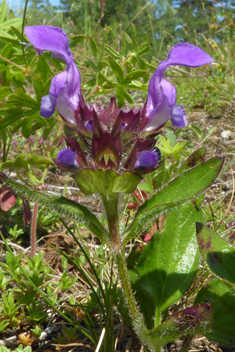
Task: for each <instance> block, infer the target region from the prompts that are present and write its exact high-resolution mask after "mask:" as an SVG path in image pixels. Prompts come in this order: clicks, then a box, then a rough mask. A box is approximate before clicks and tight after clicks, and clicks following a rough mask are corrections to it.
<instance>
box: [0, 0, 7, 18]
mask: <svg viewBox="0 0 235 352" xmlns="http://www.w3.org/2000/svg"><path fill="white" fill-rule="evenodd" d="M6 18H7V4H6V1H5V0H3V1H2V4H1V7H0V23H3V22H4V21H5V19H6Z"/></svg>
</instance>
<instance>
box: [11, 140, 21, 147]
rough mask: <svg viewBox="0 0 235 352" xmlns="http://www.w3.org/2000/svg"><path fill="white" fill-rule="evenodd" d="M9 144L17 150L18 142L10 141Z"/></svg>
mask: <svg viewBox="0 0 235 352" xmlns="http://www.w3.org/2000/svg"><path fill="white" fill-rule="evenodd" d="M11 144H12V146H13V147H14V148H17V147H18V145H19V142H17V141H12V142H11Z"/></svg>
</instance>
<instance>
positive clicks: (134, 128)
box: [0, 26, 223, 351]
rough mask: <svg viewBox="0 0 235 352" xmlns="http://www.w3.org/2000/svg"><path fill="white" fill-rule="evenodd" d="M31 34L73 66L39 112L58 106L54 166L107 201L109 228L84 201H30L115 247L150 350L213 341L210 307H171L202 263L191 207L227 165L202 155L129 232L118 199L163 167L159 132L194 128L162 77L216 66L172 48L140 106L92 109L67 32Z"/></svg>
mask: <svg viewBox="0 0 235 352" xmlns="http://www.w3.org/2000/svg"><path fill="white" fill-rule="evenodd" d="M25 33H26V35H27V38H28V39H29V41H30V42H31V43H32V45H33V46H34V48H35V50H36V51H37V53H38V54H39V55H42V53H43V51H45V50H48V51H51V52H52V55H53V57H56V58H60V59H62V60H63V61H64V62H65V64H66V69H65V70H64V71H63V72H61V73H59V74H57V75H56V76H55V77H53V79H52V81H51V86H50V90H49V94H48V95H46V96H44V97H43V98H42V101H41V112H40V114H41V115H42V116H43V117H45V118H47V117H50V116H51V115H52V114H53V113H54V111H55V108H57V111H58V112H59V114H60V116H61V118H62V119H63V121H64V124H65V128H64V139H65V141H66V144H67V148H65V149H63V150H61V151H59V152H58V156H57V160H56V164H57V165H58V166H59V167H61V168H63V169H65V170H67V171H68V172H70V173H71V174H72V176H73V178H74V179H75V180H76V182H77V184H78V186H79V188H80V189H81V191H82V192H83V193H85V194H92V193H99V194H100V195H101V198H102V201H103V205H104V209H105V215H106V219H107V228H106V227H104V226H103V225H102V224H101V223H100V221H99V219H98V218H97V217H96V216H95V214H92V213H91V212H90V211H89V210H88V209H87V208H85V207H84V206H81V205H80V204H77V203H75V202H72V201H70V200H66V199H65V198H63V197H62V198H59V197H58V198H56V197H53V198H52V197H48V196H45V195H42V194H38V193H35V192H32V191H30V190H25V194H26V195H27V197H29V198H30V199H32V200H34V201H35V200H36V201H37V202H38V203H42V204H43V205H44V206H45V205H48V206H49V207H50V209H54V210H55V211H57V212H61V213H62V214H64V215H66V216H71V218H73V219H82V221H83V222H84V223H85V224H86V225H87V226H88V227H89V229H90V230H91V231H92V232H93V233H94V234H95V235H96V236H97V237H98V238H99V239H100V240H101V241H103V242H104V243H105V244H106V245H107V246H108V247H109V250H110V251H111V252H112V254H113V256H114V259H115V261H116V264H117V268H118V271H119V278H120V284H121V286H122V290H123V294H124V296H125V299H126V304H127V307H128V311H129V315H130V317H131V318H132V324H133V327H134V329H135V331H136V333H137V335H138V337H139V338H140V339H141V340H142V341H143V343H144V344H145V346H147V347H146V348H147V349H148V350H151V351H159V350H160V348H161V346H163V345H165V344H166V343H168V342H169V341H172V340H173V339H175V338H177V337H180V336H183V335H185V334H186V335H190V334H191V335H193V334H206V333H207V332H208V331H209V330H210V328H211V322H212V308H211V306H210V304H208V303H199V304H197V305H193V306H191V307H186V306H185V307H184V308H185V309H183V310H178V311H177V312H176V313H175V314H172V315H170V314H168V311H167V308H168V307H169V306H170V305H172V304H173V303H175V302H177V301H178V300H179V299H180V298H182V297H183V295H184V293H185V292H186V291H187V290H188V289H189V288H190V285H191V284H192V282H193V279H194V277H195V275H196V271H197V267H198V264H199V257H200V254H199V249H198V245H197V240H196V232H195V222H201V221H202V212H201V210H200V204H199V202H195V201H194V202H190V201H189V200H190V199H192V198H194V197H195V196H197V195H198V194H199V193H201V192H203V191H204V190H205V189H206V188H207V187H208V186H209V185H210V184H211V183H212V182H213V180H214V179H215V178H216V177H217V175H218V173H219V171H220V169H221V166H222V163H223V158H220V157H214V158H211V159H209V160H207V161H205V162H203V163H201V164H200V160H201V157H202V153H203V150H200V151H197V152H195V153H193V155H192V156H190V157H189V159H188V160H186V162H185V164H184V165H183V166H182V167H181V169H180V170H179V176H178V177H176V178H175V179H174V180H172V181H171V182H169V183H168V184H166V185H165V186H164V187H163V188H162V189H161V190H160V191H158V192H157V193H156V194H154V195H153V196H152V197H151V198H149V199H148V200H146V201H145V202H143V204H142V205H141V206H140V207H139V208H138V210H137V212H136V214H135V216H134V218H133V219H132V220H130V222H129V224H128V226H127V227H126V228H125V229H124V230H123V231H121V228H122V227H121V226H120V218H121V215H120V214H119V206H118V202H119V195H120V194H121V193H127V194H128V193H132V192H133V191H134V190H135V188H136V187H137V185H138V184H139V182H140V181H141V180H142V179H143V177H144V176H145V174H147V173H150V172H152V171H154V170H156V169H157V168H158V166H159V164H161V154H160V151H159V149H158V148H156V146H155V144H156V140H155V139H154V137H155V135H156V132H158V133H159V130H160V128H161V127H162V126H163V125H164V124H165V123H166V122H167V121H168V120H169V119H170V118H171V121H172V124H173V125H174V126H176V127H178V128H182V127H184V126H186V125H187V119H186V114H185V111H184V108H183V107H182V106H180V105H177V104H176V100H177V97H176V89H175V87H174V86H173V85H172V84H171V83H169V82H168V81H166V80H165V79H164V72H165V70H166V69H167V68H168V67H170V66H174V65H180V66H189V67H198V66H202V65H205V64H208V63H211V62H212V60H213V59H212V58H211V57H210V56H209V55H208V54H206V53H205V52H204V51H203V50H201V49H200V48H198V47H196V46H193V45H191V44H178V45H176V46H174V47H173V48H172V49H171V51H170V52H169V55H168V57H167V59H166V60H165V61H163V62H161V63H160V65H159V66H158V68H157V70H156V71H155V73H154V75H153V77H152V78H151V80H150V83H149V89H148V97H147V101H146V103H145V104H144V106H143V108H142V109H140V110H139V109H137V108H134V109H132V110H128V111H126V110H125V111H124V110H121V109H119V108H118V106H117V104H116V100H115V97H114V98H112V99H111V103H110V105H109V107H108V108H104V107H99V106H97V105H96V104H94V105H88V104H86V103H85V101H84V98H83V96H82V93H81V79H80V73H79V70H78V68H77V66H76V64H75V62H74V59H73V55H72V53H71V51H70V49H69V41H68V38H67V36H66V35H65V33H64V32H63V31H62V30H61V29H60V28H56V27H49V26H35V27H26V28H25ZM198 164H199V165H198ZM0 176H1V178H2V179H3V180H4V181H5V182H6V184H7V185H8V186H9V187H12V188H13V189H16V190H17V191H20V190H21V192H22V193H24V189H23V188H22V186H20V185H17V186H16V185H15V183H14V182H13V181H11V180H9V179H8V178H7V177H6V176H3V175H0ZM164 212H169V214H168V215H167V217H166V220H165V223H164V229H163V231H162V233H161V234H160V233H158V232H157V233H156V234H155V235H154V236H153V237H152V239H151V241H149V243H148V244H147V245H146V247H145V249H144V250H143V252H142V253H139V252H138V253H137V252H134V256H133V253H132V257H131V258H133V257H134V260H132V264H130V258H128V260H127V263H126V258H125V246H126V244H127V243H128V242H129V241H131V240H132V239H134V238H135V237H136V236H137V235H138V234H139V233H141V232H143V231H145V230H146V229H147V226H148V225H149V224H151V223H152V222H153V221H155V222H156V219H157V217H158V216H159V215H160V214H162V213H164ZM201 236H203V235H201ZM200 241H202V238H201V237H200ZM128 269H129V270H128Z"/></svg>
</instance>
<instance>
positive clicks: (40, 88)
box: [33, 76, 45, 103]
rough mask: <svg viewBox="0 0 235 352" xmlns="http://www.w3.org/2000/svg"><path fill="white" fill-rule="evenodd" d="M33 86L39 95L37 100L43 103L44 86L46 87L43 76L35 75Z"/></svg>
mask: <svg viewBox="0 0 235 352" xmlns="http://www.w3.org/2000/svg"><path fill="white" fill-rule="evenodd" d="M33 86H34V90H35V94H36V97H37V101H38V102H39V103H41V99H42V97H43V93H44V88H45V84H44V83H43V80H42V78H41V77H39V76H35V77H34V78H33Z"/></svg>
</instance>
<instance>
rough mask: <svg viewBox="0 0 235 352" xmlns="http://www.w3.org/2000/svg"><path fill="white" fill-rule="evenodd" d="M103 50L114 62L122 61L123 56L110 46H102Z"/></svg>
mask: <svg viewBox="0 0 235 352" xmlns="http://www.w3.org/2000/svg"><path fill="white" fill-rule="evenodd" d="M104 48H105V50H106V51H107V52H108V53H109V54H110V55H111V56H112V57H113V58H114V59H116V60H123V56H122V55H121V54H119V53H118V52H117V51H116V50H114V49H113V48H112V47H111V46H109V45H107V44H104Z"/></svg>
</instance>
